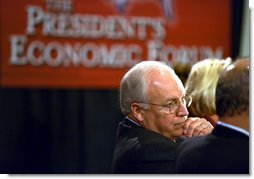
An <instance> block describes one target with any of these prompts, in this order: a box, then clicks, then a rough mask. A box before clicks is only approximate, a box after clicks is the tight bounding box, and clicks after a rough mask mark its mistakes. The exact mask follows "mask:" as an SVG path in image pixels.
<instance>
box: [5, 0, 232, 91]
mask: <svg viewBox="0 0 254 179" xmlns="http://www.w3.org/2000/svg"><path fill="white" fill-rule="evenodd" d="M231 10H232V8H231V0H191V1H187V0H124V1H123V0H85V1H84V0H18V1H17V0H1V24H0V27H1V31H0V32H1V66H0V67H1V69H0V70H1V79H0V84H1V86H2V87H25V88H27V87H28V88H34V87H36V88H75V89H76V88H83V89H84V88H86V89H94V88H97V89H98V88H100V89H116V88H117V87H118V85H119V81H120V79H121V77H122V76H123V74H124V73H125V72H126V70H127V69H129V68H130V67H131V66H133V65H134V64H136V63H138V62H139V61H141V60H160V61H165V62H166V63H168V64H174V63H175V62H181V63H194V62H196V61H197V60H201V59H204V58H207V57H217V58H226V57H228V56H230V54H231V27H232V26H231V20H232V19H231V17H232V15H231Z"/></svg>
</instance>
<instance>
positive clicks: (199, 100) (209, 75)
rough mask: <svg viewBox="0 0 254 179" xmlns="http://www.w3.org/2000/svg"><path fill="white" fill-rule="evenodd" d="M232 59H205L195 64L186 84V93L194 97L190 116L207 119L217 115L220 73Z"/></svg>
mask: <svg viewBox="0 0 254 179" xmlns="http://www.w3.org/2000/svg"><path fill="white" fill-rule="evenodd" d="M230 63H231V59H230V58H227V59H226V60H224V59H221V60H220V59H205V60H202V61H199V62H197V63H195V64H194V65H193V66H192V68H191V71H190V74H189V76H188V79H187V81H186V83H185V90H186V93H187V94H189V95H192V99H193V100H192V104H191V106H190V107H189V108H188V110H189V112H190V115H192V116H198V117H205V116H210V115H213V114H216V107H215V90H216V85H217V82H218V79H219V75H220V73H221V72H222V71H223V70H224V69H225V68H226V67H227V66H228V65H229V64H230Z"/></svg>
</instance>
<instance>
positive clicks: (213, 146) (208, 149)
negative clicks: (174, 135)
mask: <svg viewBox="0 0 254 179" xmlns="http://www.w3.org/2000/svg"><path fill="white" fill-rule="evenodd" d="M176 173H189V174H190V173H193V174H198V173H202V174H233V173H238V174H248V173H249V137H248V136H247V135H245V134H243V133H241V132H239V131H236V130H233V129H231V128H228V127H225V126H222V125H219V124H218V125H217V126H216V127H215V128H214V130H213V132H212V133H211V134H210V135H208V136H203V137H194V138H191V139H187V140H185V141H184V142H183V143H182V144H181V145H180V146H179V148H178V150H177V159H176Z"/></svg>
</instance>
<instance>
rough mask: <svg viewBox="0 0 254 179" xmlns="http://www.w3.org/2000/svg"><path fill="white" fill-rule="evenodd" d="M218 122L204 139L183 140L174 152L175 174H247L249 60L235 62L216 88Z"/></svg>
mask: <svg viewBox="0 0 254 179" xmlns="http://www.w3.org/2000/svg"><path fill="white" fill-rule="evenodd" d="M216 109H217V114H218V116H219V122H218V124H217V126H216V127H215V128H214V130H213V131H212V133H211V134H210V135H208V136H201V137H195V138H192V139H187V140H185V141H184V142H183V143H182V144H181V145H180V146H179V148H178V150H177V159H176V172H177V173H188V174H199V173H202V174H233V173H236V174H248V173H249V60H248V59H242V60H237V61H235V62H234V63H233V64H232V65H230V66H228V67H227V69H226V70H225V71H224V72H223V73H222V74H221V76H220V78H219V81H218V84H217V88H216Z"/></svg>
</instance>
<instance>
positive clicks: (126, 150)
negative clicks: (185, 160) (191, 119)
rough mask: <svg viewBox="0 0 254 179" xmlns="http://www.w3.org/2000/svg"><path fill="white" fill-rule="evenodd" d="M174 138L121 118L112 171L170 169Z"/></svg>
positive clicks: (144, 172) (175, 143)
mask: <svg viewBox="0 0 254 179" xmlns="http://www.w3.org/2000/svg"><path fill="white" fill-rule="evenodd" d="M182 140H183V139H179V140H177V141H176V142H174V141H172V140H170V139H168V138H166V137H164V136H162V135H160V134H158V133H156V132H153V131H149V130H147V129H144V128H143V127H140V126H138V125H136V124H135V123H133V122H132V121H130V120H128V119H126V118H125V120H124V121H122V122H121V123H120V124H119V126H118V131H117V136H116V147H115V151H114V156H113V166H112V169H113V173H122V174H123V173H125V174H137V173H143V174H148V173H157V174H162V173H174V162H175V151H176V149H177V147H178V146H179V144H180V142H181V141H182Z"/></svg>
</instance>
